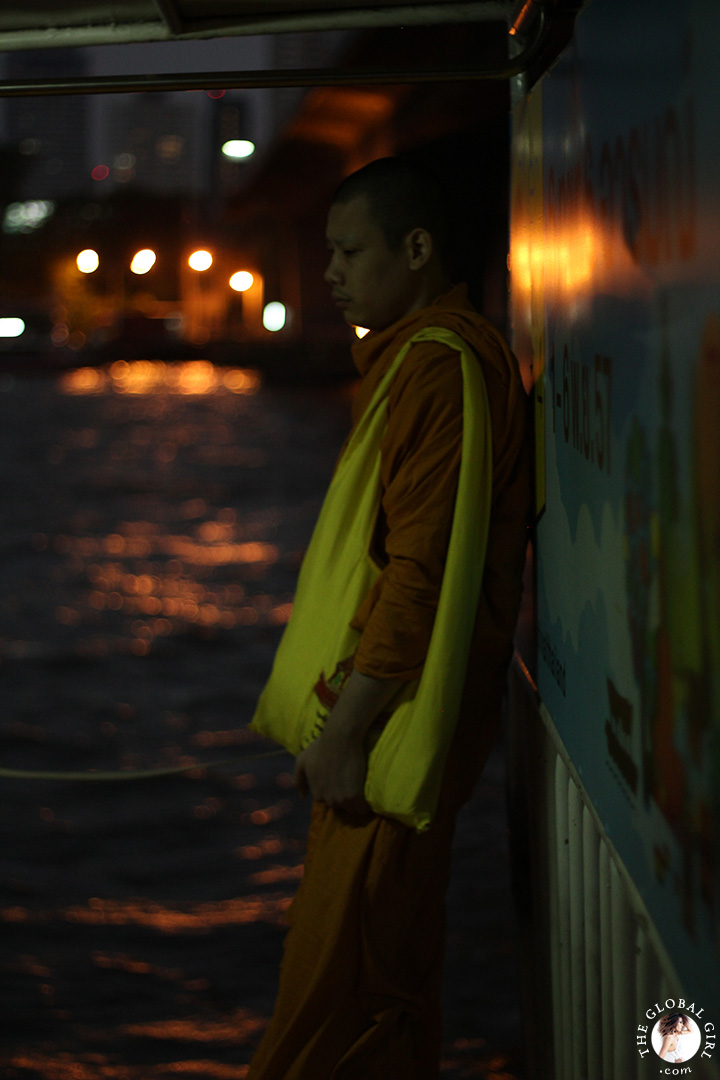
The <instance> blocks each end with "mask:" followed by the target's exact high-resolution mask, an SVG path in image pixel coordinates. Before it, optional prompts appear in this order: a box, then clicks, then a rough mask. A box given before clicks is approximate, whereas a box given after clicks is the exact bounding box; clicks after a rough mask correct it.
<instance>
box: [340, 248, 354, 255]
mask: <svg viewBox="0 0 720 1080" xmlns="http://www.w3.org/2000/svg"><path fill="white" fill-rule="evenodd" d="M342 253H343V255H357V253H358V249H357V248H343V249H342Z"/></svg>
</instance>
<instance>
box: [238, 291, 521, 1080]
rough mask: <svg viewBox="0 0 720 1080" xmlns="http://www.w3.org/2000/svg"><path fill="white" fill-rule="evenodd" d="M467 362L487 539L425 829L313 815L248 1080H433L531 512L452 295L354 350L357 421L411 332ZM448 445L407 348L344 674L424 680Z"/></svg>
mask: <svg viewBox="0 0 720 1080" xmlns="http://www.w3.org/2000/svg"><path fill="white" fill-rule="evenodd" d="M438 325H439V326H444V327H447V328H448V329H450V330H454V331H455V332H456V333H458V334H459V335H460V336H461V337H463V338H464V339H465V340H466V341H467V342H468V343H469V344H470V345H471V346H472V348H473V349H474V351H475V353H476V354H477V356H478V358H479V360H480V363H481V365H482V368H483V374H484V377H485V382H486V385H487V389H488V397H489V402H490V416H491V423H492V442H493V491H492V509H491V520H490V537H489V541H488V550H487V556H486V563H485V571H484V577H483V587H482V594H481V599H480V604H479V608H478V616H477V619H476V625H475V632H474V635H473V644H472V647H471V653H470V660H469V663H468V673H467V677H466V681H465V688H464V694H463V703H462V707H461V713H460V718H459V720H458V727H457V731H456V735H455V738H454V742H453V745H452V748H451V751H450V755H449V758H448V762H447V765H446V769H445V775H444V781H443V790H442V794H441V799H440V805H439V807H438V813H437V817H436V819H435V820H434V821H433V824H432V826H431V828H430V829H429V830H428V831H427V832H424V833H417V832H415V831H414V830H412V829H409V828H407V827H406V826H404V825H401V824H400V823H399V822H397V821H395V820H393V819H390V818H385V817H380V816H373V817H372V818H371V819H370V820H369V822H363V823H357V822H354V821H351V820H349V819H348V818H347V817H345V816H344V815H343V814H342V813H339V812H336V811H334V810H333V809H331V808H329V807H327V806H325V805H323V804H322V803H315V804H314V806H313V817H312V824H311V828H310V833H309V837H308V849H307V856H306V861H305V873H304V877H303V880H302V883H301V885H300V888H299V890H298V894H297V896H296V898H295V900H294V901H293V903H292V905H291V908H290V911H289V916H288V921H289V925H290V930H289V932H288V935H287V939H286V943H285V954H284V958H283V963H282V968H281V973H280V987H279V992H278V998H277V1002H276V1006H275V1011H274V1014H273V1017H272V1020H271V1022H270V1026H269V1027H268V1029H267V1031H266V1033H265V1035H264V1037H263V1039H262V1042H261V1044H260V1047H259V1048H258V1052H257V1054H256V1056H255V1058H254V1060H253V1062H252V1064H251V1066H250V1071H249V1073H248V1080H374V1078H377V1080H437V1075H438V1063H439V1053H440V1037H441V1022H440V979H441V972H442V961H443V951H444V900H445V892H446V888H447V881H448V874H449V866H450V851H451V845H452V837H453V831H454V825H455V815H456V813H457V810H458V809H459V808H460V806H462V804H463V803H464V802H465V801H466V800H467V798H469V796H470V793H471V791H472V788H473V786H474V784H475V782H476V780H477V778H478V776H479V774H480V771H481V769H482V766H483V764H484V762H485V760H486V758H487V755H488V753H489V752H490V749H491V747H492V744H493V742H494V740H495V737H496V735H497V729H498V724H499V719H500V708H501V698H502V692H503V687H504V680H505V673H506V668H507V663H508V661H509V659H510V655H511V651H512V635H513V631H514V627H515V621H516V618H517V611H518V605H519V600H520V590H521V578H522V568H523V563H524V552H525V544H526V524H527V520H528V515H529V511H530V504H531V457H530V453H529V450H528V445H529V444H528V425H527V399H526V397H525V394H524V391H523V388H522V384H521V382H520V377H519V374H518V369H517V362H516V361H515V358H514V357H513V356H512V354H511V353H510V351H509V349H508V348H507V345H506V344H505V342H504V341H503V339H502V338H501V336H500V335H499V334H498V333H497V331H495V330H494V329H493V328H492V327H491V326H490V324H489V323H487V322H486V321H485V320H484V319H482V318H481V317H480V316H479V315H478V314H477V313H476V312H475V311H474V309H473V308H472V307H471V306H470V305H469V304H468V302H467V297H466V292H465V288H464V286H457V287H455V288H454V289H453V290H451V292H450V293H448V294H446V295H445V296H442V297H440V298H439V299H438V300H437V301H436V302H435V304H433V305H431V306H430V307H428V308H425V309H424V310H423V311H420V312H414V313H412V314H411V315H408V316H406V317H405V318H404V319H402V320H400V322H398V323H395V324H394V325H393V326H391V327H389V328H388V329H387V330H385V331H383V332H381V333H378V334H372V335H368V336H367V337H366V338H365V339H363V340H362V341H361V342H359V343H358V344H357V345H356V346H355V348H354V350H353V352H354V358H355V361H356V364H357V366H358V368H359V370H360V373H361V375H362V376H363V380H362V383H361V384H360V388H359V391H358V394H357V397H356V400H355V406H354V421H355V422H357V420H358V419H359V417H360V416H361V415H362V412H363V410H364V408H366V406H367V404H368V402H369V401H370V400H371V398H372V396H373V393H374V390H375V389H376V387H377V385H378V382H379V381H380V379H381V378H382V376H383V374H384V373H385V371H387V368H388V366H389V365H390V363H392V360H393V358H394V357H395V356H396V355H397V353H398V351H399V349H400V348H401V346H402V344H403V342H404V341H406V340H407V338H408V337H410V336H411V335H412V334H413V333H415V332H416V331H417V330H419V329H421V328H422V327H424V326H438ZM461 445H462V372H461V367H460V360H459V357H458V354H457V353H455V352H450V351H449V350H447V349H446V348H444V347H443V346H442V345H438V344H435V343H423V344H419V345H415V346H413V348H412V349H411V351H410V353H409V354H408V356H407V357H406V359H405V361H404V362H403V365H402V367H401V368H400V370H399V372H398V374H397V375H396V377H395V380H394V383H393V386H392V388H391V391H390V395H389V399H388V421H387V429H386V432H385V436H384V439H383V443H382V447H381V481H382V505H381V510H380V513H379V516H378V524H377V528H376V532H375V537H374V541H373V548H372V554H373V556H374V558H375V559H376V561H377V562H378V564H379V565H380V566H382V567H383V569H382V572H381V574H380V576H379V578H378V579H377V581H376V583H375V585H374V586H373V588H372V589H371V590H370V593H369V594H368V596H367V597H366V598H365V600H364V602H363V604H362V605H361V607H360V609H359V611H358V612H357V614H356V616H355V619H354V620H353V625H354V626H355V627H356V628H357V629H358V630H359V631H360V632H361V636H360V642H359V646H358V649H357V652H356V654H355V658H354V664H355V667H356V668H357V669H358V670H360V671H361V672H363V673H364V674H367V675H371V676H373V677H375V678H390V677H395V678H401V679H413V678H416V677H417V675H418V674H419V672H420V671H421V670H422V664H423V661H424V659H425V654H426V651H427V646H428V642H429V640H430V634H431V632H432V626H433V620H434V616H435V610H436V607H437V600H438V596H439V591H440V583H441V580H442V573H443V567H444V561H445V553H446V550H447V544H448V538H449V533H450V527H451V523H452V513H453V508H454V499H455V491H456V487H457V477H458V471H459V463H460V454H461Z"/></svg>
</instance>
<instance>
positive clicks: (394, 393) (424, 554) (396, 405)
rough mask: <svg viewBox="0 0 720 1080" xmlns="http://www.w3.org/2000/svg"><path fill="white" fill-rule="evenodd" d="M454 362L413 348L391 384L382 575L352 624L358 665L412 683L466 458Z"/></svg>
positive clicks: (428, 346)
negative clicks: (462, 459)
mask: <svg viewBox="0 0 720 1080" xmlns="http://www.w3.org/2000/svg"><path fill="white" fill-rule="evenodd" d="M462 417H463V378H462V369H461V365H460V358H459V356H458V354H457V353H456V352H451V351H448V350H447V349H446V348H445V347H444V346H442V345H436V344H434V343H423V344H418V345H415V346H413V348H412V349H411V350H410V352H409V353H408V356H407V357H406V359H405V361H404V362H403V365H402V367H401V368H400V371H399V372H398V374H397V376H396V377H395V380H394V383H393V386H392V388H391V391H390V395H389V398H388V406H387V428H386V431H385V436H384V438H383V441H382V445H381V456H380V478H381V484H382V501H381V508H380V512H379V515H378V521H377V525H376V529H375V535H374V538H373V543H372V546H371V551H370V554H371V556H372V557H373V558H374V559H375V561H376V562H377V563H378V565H379V566H380V567H381V568H382V569H381V573H380V576H379V577H378V579H377V581H376V582H375V584H374V586H373V588H372V589H371V590H370V592H369V593H368V595H367V596H366V597H365V600H364V601H363V603H362V604H361V606H360V608H359V610H358V612H357V614H356V615H355V618H354V619H353V622H352V625H353V627H355V629H358V630H360V631H361V638H360V643H359V646H358V649H357V652H356V654H355V668H356V669H357V670H358V671H360V672H362V673H363V674H364V675H371V676H373V677H375V678H399V679H403V680H410V679H415V678H417V677H418V676H419V675H420V672H421V671H422V666H423V663H424V660H425V657H426V654H427V650H428V645H429V642H430V636H431V634H432V628H433V622H434V619H435V612H436V610H437V604H438V598H439V595H440V587H441V584H442V576H443V569H444V565H445V558H446V555H447V548H448V542H449V537H450V529H451V526H452V516H453V510H454V505H455V494H456V490H457V482H458V475H459V469H460V455H461V451H462Z"/></svg>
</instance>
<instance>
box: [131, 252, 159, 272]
mask: <svg viewBox="0 0 720 1080" xmlns="http://www.w3.org/2000/svg"><path fill="white" fill-rule="evenodd" d="M156 258H157V256H156V254H155V252H154V251H152V249H151V248H143V249H142V251H138V252H137V253H136V254H135V255H134V256H133V260H132V262H131V263H130V269H131V270H132V272H133V274H147V272H148V270H152V268H153V266H154V265H155V259H156Z"/></svg>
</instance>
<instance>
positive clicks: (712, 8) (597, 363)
mask: <svg viewBox="0 0 720 1080" xmlns="http://www.w3.org/2000/svg"><path fill="white" fill-rule="evenodd" d="M718 40H720V9H719V8H718V6H717V5H715V4H712V3H710V2H707V0H705V2H703V0H695V2H692V3H688V4H687V5H677V4H674V3H670V2H669V0H667V2H666V0H663V2H653V3H650V2H649V0H647V2H641V3H635V4H626V3H621V2H620V0H605V2H603V3H599V4H595V5H591V6H590V7H589V8H588V9H587V10H586V11H584V12H583V13H582V14H581V15H580V17H579V18H578V22H577V26H576V36H575V40H574V42H573V44H572V45H571V46H570V47H569V49H568V50H567V51H566V52H565V54H564V55H563V57H562V58H561V60H560V61H559V62H558V64H557V65H556V66H555V67H554V68H553V69H552V71H551V72H550V73H549V74H548V75H547V76H546V77H545V78H544V79H543V80H542V82H541V83H540V84H538V86H537V87H536V88H535V89H533V91H532V92H531V94H530V95H529V97H528V98H527V99H526V100H525V101H523V102H521V103H520V104H519V105H518V106H517V107H516V110H515V117H514V125H515V127H514V138H513V145H514V161H513V214H512V241H511V271H512V289H513V321H514V327H513V335H514V344H515V347H516V349H517V351H518V352H519V354H520V356H521V359H522V358H523V356H526V357H529V356H532V360H533V369H534V378H535V380H536V391H537V419H538V427H537V436H538V502H539V506H538V511H539V520H538V529H537V553H536V557H537V621H538V657H537V676H538V688H539V692H540V696H541V698H542V701H543V703H544V705H545V707H546V708H547V710H548V712H549V714H550V716H551V717H552V720H553V722H554V723H555V725H556V727H557V729H558V732H559V734H560V736H561V738H562V740H563V742H564V743H565V746H566V747H567V749H568V751H569V753H570V756H571V758H572V760H573V762H574V764H575V766H576V768H577V769H578V772H579V774H580V776H581V779H582V781H583V783H584V785H585V788H586V790H587V792H588V794H589V796H590V798H591V799H592V801H593V803H594V805H595V808H596V810H597V811H598V814H599V816H600V818H601V820H602V821H603V824H604V826H605V829H606V831H607V833H608V836H609V838H610V840H611V841H612V843H613V844H614V845H615V847H616V848H617V850H618V852H619V854H620V856H621V857H622V859H623V861H624V862H625V865H626V866H627V868H628V870H629V872H630V874H631V876H632V878H633V880H634V882H635V885H636V887H637V888H638V890H639V892H640V894H641V895H642V897H643V899H644V901H645V903H646V905H647V907H648V910H649V912H650V914H651V916H652V918H653V920H654V921H655V923H656V925H657V927H658V929H659V931H660V933H661V935H662V937H663V939H664V940H665V941H666V942H672V945H671V957H672V960H673V962H674V963H675V965H676V967H677V969H678V973H679V974H680V976H681V978H683V979H686V980H687V985H688V986H689V987H690V988H691V989H692V991H693V992H697V993H698V994H699V993H702V992H704V993H706V994H707V996H708V1000H709V999H710V998H711V997H714V998H715V1000H717V996H718V986H717V971H718V962H719V958H720V931H719V928H720V876H719V875H718V829H719V825H720V822H719V818H718V778H719V777H720V747H719V743H720V182H719V178H720V125H719V124H718V122H717V116H718V115H720V57H718V54H717V52H716V51H715V49H714V44H713V43H715V42H717V41H718Z"/></svg>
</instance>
